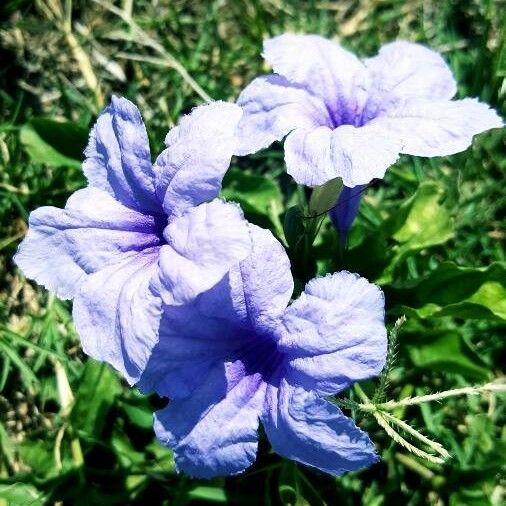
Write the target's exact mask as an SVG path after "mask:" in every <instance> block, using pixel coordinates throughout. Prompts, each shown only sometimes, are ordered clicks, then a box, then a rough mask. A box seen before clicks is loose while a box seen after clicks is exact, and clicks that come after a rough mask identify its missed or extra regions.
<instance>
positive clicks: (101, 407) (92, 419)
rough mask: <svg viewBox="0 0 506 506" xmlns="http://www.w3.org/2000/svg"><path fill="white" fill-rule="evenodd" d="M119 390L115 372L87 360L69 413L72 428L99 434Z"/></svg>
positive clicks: (104, 365)
mask: <svg viewBox="0 0 506 506" xmlns="http://www.w3.org/2000/svg"><path fill="white" fill-rule="evenodd" d="M119 391H120V381H119V379H118V376H117V375H116V373H115V372H114V371H113V370H112V369H111V368H110V367H109V366H108V365H106V364H100V363H98V362H95V361H94V360H88V361H87V362H86V366H85V368H84V373H83V377H82V378H81V382H80V384H79V389H78V391H77V394H76V398H75V402H74V406H73V408H72V412H71V414H70V421H71V424H72V426H73V428H74V429H76V430H82V431H84V432H85V433H87V434H89V435H94V436H99V435H100V433H101V432H102V429H103V426H104V424H105V421H106V417H107V413H108V412H109V410H110V409H111V407H112V405H113V403H114V400H115V398H116V396H117V395H118V393H119Z"/></svg>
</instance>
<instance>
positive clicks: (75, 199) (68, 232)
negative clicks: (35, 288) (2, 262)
mask: <svg viewBox="0 0 506 506" xmlns="http://www.w3.org/2000/svg"><path fill="white" fill-rule="evenodd" d="M158 228H159V225H158V224H157V223H156V221H155V219H154V218H153V217H151V216H146V215H144V214H142V213H139V212H137V211H134V210H133V209H130V208H128V207H125V206H123V205H122V204H120V203H119V202H118V201H116V200H115V199H114V198H113V197H111V196H110V195H109V194H108V193H106V192H104V191H102V190H100V189H98V188H86V189H84V190H79V191H77V192H76V193H74V194H73V195H72V196H71V197H70V198H69V200H68V201H67V204H66V206H65V209H58V208H56V207H41V208H39V209H37V210H35V211H33V212H32V213H31V214H30V218H29V228H28V233H27V235H26V237H25V239H24V240H23V242H22V243H21V244H20V246H19V249H18V252H17V254H16V256H15V257H14V261H15V262H16V264H17V265H18V266H19V268H20V269H21V270H22V271H23V273H24V274H25V275H26V276H27V277H28V278H30V279H34V280H35V281H37V282H38V283H39V284H41V285H43V286H45V287H46V288H47V289H48V290H50V291H52V292H54V293H55V294H56V295H58V296H59V297H61V298H72V297H73V295H74V293H75V291H76V290H77V288H78V286H79V284H80V283H81V281H82V280H83V279H84V278H85V277H86V275H87V274H91V273H93V272H96V271H97V270H99V269H101V268H103V267H104V266H106V265H109V264H114V263H117V262H121V260H122V259H123V257H124V255H125V254H129V253H131V252H140V251H143V250H146V249H147V250H149V249H151V248H155V247H157V246H159V244H160V235H159V232H158Z"/></svg>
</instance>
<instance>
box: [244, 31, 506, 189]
mask: <svg viewBox="0 0 506 506" xmlns="http://www.w3.org/2000/svg"><path fill="white" fill-rule="evenodd" d="M263 56H264V57H265V59H266V60H267V61H268V62H269V63H271V64H272V67H273V71H274V73H273V74H270V75H267V76H263V77H258V78H256V79H255V80H253V82H252V83H251V84H249V85H248V86H247V87H246V88H245V89H244V90H243V91H242V93H241V94H240V96H239V98H238V101H237V103H238V104H239V105H240V106H241V107H242V108H243V110H244V115H243V118H242V120H241V121H240V123H239V137H240V145H239V148H238V149H237V151H236V154H240V155H245V154H249V153H254V152H256V151H258V150H260V149H263V148H265V147H267V146H269V145H270V144H271V143H272V142H274V141H276V140H281V139H282V138H283V137H285V136H286V135H288V137H287V138H286V140H285V146H284V148H285V162H286V166H287V170H288V173H289V174H291V175H292V176H293V178H294V179H295V181H296V182H297V183H300V184H304V185H307V186H317V185H322V184H324V183H326V182H327V181H329V180H331V179H333V178H336V177H341V178H342V180H343V183H344V185H345V186H347V187H350V188H352V187H354V186H356V185H363V184H367V183H369V182H370V181H371V180H372V179H374V178H382V177H383V176H384V174H385V171H386V169H387V168H388V167H389V166H390V165H392V164H393V163H395V161H396V160H397V159H398V157H399V154H402V153H405V154H409V155H416V156H426V157H432V156H445V155H451V154H453V153H458V152H460V151H464V150H465V149H466V148H467V147H468V146H469V145H470V144H471V142H472V138H473V136H474V135H476V134H478V133H480V132H484V131H485V130H488V129H490V128H498V127H501V126H502V120H501V118H499V116H498V115H497V114H496V113H495V111H494V110H492V109H490V108H489V107H488V106H487V105H486V104H483V103H480V102H479V101H478V100H476V99H473V98H465V99H463V100H452V97H453V96H454V95H455V93H456V90H457V87H456V83H455V80H454V78H453V75H452V72H451V70H450V68H449V67H448V65H447V64H446V63H445V61H444V60H443V58H441V56H440V55H439V54H438V53H436V52H435V51H432V50H430V49H428V48H426V47H424V46H422V45H419V44H414V43H410V42H406V41H396V42H392V43H389V44H386V45H384V46H383V47H382V48H381V49H380V51H379V54H378V55H377V56H375V57H373V58H366V59H365V60H363V61H361V60H360V59H358V58H357V57H356V56H355V55H354V54H352V53H350V52H349V51H346V50H345V49H343V48H341V47H340V46H339V45H338V44H336V43H334V42H332V41H330V40H328V39H325V38H323V37H320V36H317V35H295V34H284V35H280V36H278V37H274V38H272V39H269V40H266V41H265V43H264V50H263Z"/></svg>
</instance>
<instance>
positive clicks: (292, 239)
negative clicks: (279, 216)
mask: <svg viewBox="0 0 506 506" xmlns="http://www.w3.org/2000/svg"><path fill="white" fill-rule="evenodd" d="M303 216H304V215H303V211H302V208H301V207H300V206H292V207H290V208H289V209H288V210H287V211H286V214H285V220H284V223H283V230H284V232H285V237H286V242H287V243H288V245H289V246H290V248H292V249H297V248H299V247H300V245H301V243H302V242H303V241H304V235H305V232H306V229H305V227H304V218H303Z"/></svg>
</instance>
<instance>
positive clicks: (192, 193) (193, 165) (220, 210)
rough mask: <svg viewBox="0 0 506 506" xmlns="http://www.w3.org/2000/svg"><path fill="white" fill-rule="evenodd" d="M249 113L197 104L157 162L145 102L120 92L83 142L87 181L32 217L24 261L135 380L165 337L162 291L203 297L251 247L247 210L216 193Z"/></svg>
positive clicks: (177, 299) (173, 299) (175, 297)
mask: <svg viewBox="0 0 506 506" xmlns="http://www.w3.org/2000/svg"><path fill="white" fill-rule="evenodd" d="M241 114H242V112H241V110H240V108H239V107H238V106H236V105H234V104H226V103H223V102H215V103H212V104H209V105H205V106H201V107H198V108H196V109H194V110H193V112H192V113H191V114H190V115H188V116H185V117H183V118H182V119H181V121H180V123H179V125H178V126H176V127H175V128H173V129H172V130H171V131H170V132H169V133H168V134H167V137H166V139H165V144H166V149H165V150H164V151H163V152H162V153H161V154H160V155H159V157H158V158H157V160H156V162H155V163H154V165H153V164H152V163H151V155H150V149H149V142H148V137H147V134H146V130H145V127H144V123H143V121H142V118H141V115H140V113H139V111H138V109H137V108H136V107H135V105H134V104H132V103H131V102H129V101H128V100H126V99H124V98H117V97H113V98H112V101H111V104H110V105H109V106H108V107H107V108H105V110H104V111H103V112H102V114H101V115H100V116H99V118H98V120H97V122H96V124H95V126H94V128H93V130H92V133H91V136H90V140H89V144H88V147H87V148H86V151H85V155H86V160H85V162H84V164H83V169H84V173H85V175H86V177H87V179H88V183H89V185H88V187H87V188H85V189H82V190H78V191H77V192H75V193H74V194H73V195H72V196H71V197H70V198H69V199H68V201H67V204H66V206H65V208H64V209H58V208H55V207H41V208H39V209H37V210H35V211H33V212H32V213H31V215H30V219H29V230H28V233H27V236H26V237H25V239H24V240H23V242H22V243H21V245H20V247H19V250H18V252H17V254H16V256H15V262H16V263H17V265H18V266H19V267H20V268H21V270H22V271H23V272H24V273H25V274H26V276H27V277H29V278H31V279H35V280H36V281H37V282H39V283H40V284H42V285H44V286H46V287H47V288H48V289H49V290H51V291H52V292H54V293H56V295H58V296H59V297H62V298H71V299H73V300H74V305H73V317H74V323H75V326H76V329H77V332H78V334H79V336H80V338H81V341H82V345H83V348H84V351H85V352H86V353H87V354H89V355H91V356H92V357H94V358H96V359H99V360H103V361H106V362H109V363H110V364H112V365H113V366H114V367H115V368H116V369H118V370H119V371H120V372H122V373H123V375H124V376H125V377H126V379H127V380H128V381H129V382H130V383H134V382H135V381H137V380H138V378H139V375H140V373H141V372H142V370H143V369H144V367H145V364H146V362H147V360H148V358H149V355H150V351H151V349H152V347H153V346H154V344H155V343H156V342H158V333H159V331H160V325H162V323H161V308H162V300H163V301H164V303H167V304H182V303H184V302H186V301H187V300H191V299H193V298H194V297H195V296H196V295H197V294H199V293H201V292H203V291H205V290H207V289H209V288H210V287H211V286H213V285H215V284H216V283H217V282H219V281H220V279H221V278H223V276H224V275H225V274H226V273H227V271H228V270H229V268H230V267H231V266H232V265H235V264H237V262H238V261H240V260H241V259H243V258H244V257H246V256H247V255H248V254H249V253H250V251H251V236H250V230H249V227H248V225H247V222H246V221H245V220H244V217H243V215H242V212H241V210H240V208H239V207H238V206H237V205H235V204H229V203H225V202H223V201H221V200H218V199H215V197H216V196H217V195H218V192H219V190H220V187H221V180H222V177H223V175H224V173H225V171H226V170H227V168H228V166H229V163H230V158H231V156H232V153H233V151H234V150H235V148H236V144H237V139H236V137H235V131H236V127H237V123H238V121H239V119H240V117H241ZM213 199H214V200H213ZM208 201H210V202H208Z"/></svg>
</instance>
